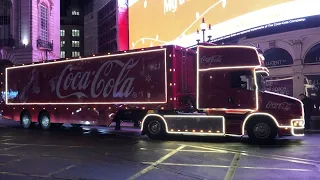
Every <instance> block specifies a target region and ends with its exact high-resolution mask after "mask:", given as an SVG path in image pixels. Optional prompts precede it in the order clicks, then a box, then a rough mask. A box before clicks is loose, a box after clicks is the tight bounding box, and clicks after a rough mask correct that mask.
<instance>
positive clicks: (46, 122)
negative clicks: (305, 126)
mask: <svg viewBox="0 0 320 180" xmlns="http://www.w3.org/2000/svg"><path fill="white" fill-rule="evenodd" d="M49 123H50V120H49V118H48V117H47V116H44V117H42V120H41V124H42V125H43V126H44V127H47V126H49Z"/></svg>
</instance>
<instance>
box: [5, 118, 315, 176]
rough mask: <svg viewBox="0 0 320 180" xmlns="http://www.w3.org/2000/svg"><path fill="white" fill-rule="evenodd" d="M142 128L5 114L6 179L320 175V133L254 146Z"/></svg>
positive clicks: (246, 143)
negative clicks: (26, 123) (40, 122)
mask: <svg viewBox="0 0 320 180" xmlns="http://www.w3.org/2000/svg"><path fill="white" fill-rule="evenodd" d="M139 132H140V131H139V129H135V128H132V127H124V128H123V129H122V130H121V131H114V130H113V128H105V127H82V128H78V129H75V128H72V127H71V126H68V125H66V126H64V127H61V128H59V129H53V130H50V131H43V130H41V129H40V128H39V127H35V128H33V129H22V128H21V127H20V125H19V124H18V123H16V122H12V121H7V120H0V180H20V179H22V180H31V179H41V180H42V179H62V180H65V179H79V180H80V179H81V180H89V179H90V180H113V179H115V180H122V179H130V180H133V179H137V180H158V179H159V180H163V179H165V180H171V179H174V180H176V179H196V180H198V179H213V180H215V179H217V180H220V179H230V180H231V179H234V180H244V179H245V180H251V179H259V180H261V179H272V180H278V179H279V180H286V179H288V180H289V179H290V180H294V179H297V180H304V179H305V180H313V179H314V180H316V179H320V153H319V152H320V141H319V139H320V135H319V134H307V135H306V136H304V137H299V138H296V137H286V138H281V139H277V140H276V141H275V142H274V143H273V144H269V145H252V144H250V143H249V142H248V140H247V139H246V138H212V137H206V138H203V137H190V136H189V137H188V136H183V137H180V136H172V137H169V138H168V139H167V140H165V141H152V140H149V139H148V138H147V137H146V136H141V135H140V133H139Z"/></svg>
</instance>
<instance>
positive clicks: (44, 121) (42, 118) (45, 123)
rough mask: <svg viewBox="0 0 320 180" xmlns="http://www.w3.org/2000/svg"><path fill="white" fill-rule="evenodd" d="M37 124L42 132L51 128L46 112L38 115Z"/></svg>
mask: <svg viewBox="0 0 320 180" xmlns="http://www.w3.org/2000/svg"><path fill="white" fill-rule="evenodd" d="M39 124H40V126H41V127H42V129H44V130H49V129H50V128H51V122H50V116H49V113H48V112H41V113H40V115H39Z"/></svg>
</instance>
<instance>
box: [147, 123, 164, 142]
mask: <svg viewBox="0 0 320 180" xmlns="http://www.w3.org/2000/svg"><path fill="white" fill-rule="evenodd" d="M144 129H145V132H146V134H147V136H148V137H149V138H150V139H152V140H162V139H164V137H165V135H166V130H165V125H164V123H163V121H162V120H159V119H157V118H153V119H150V120H148V121H147V122H146V123H145V125H144Z"/></svg>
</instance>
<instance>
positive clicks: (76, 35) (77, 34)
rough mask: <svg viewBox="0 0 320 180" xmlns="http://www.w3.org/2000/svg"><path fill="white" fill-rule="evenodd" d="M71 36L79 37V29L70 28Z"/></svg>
mask: <svg viewBox="0 0 320 180" xmlns="http://www.w3.org/2000/svg"><path fill="white" fill-rule="evenodd" d="M72 36H73V37H79V36H80V30H78V29H72Z"/></svg>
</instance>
